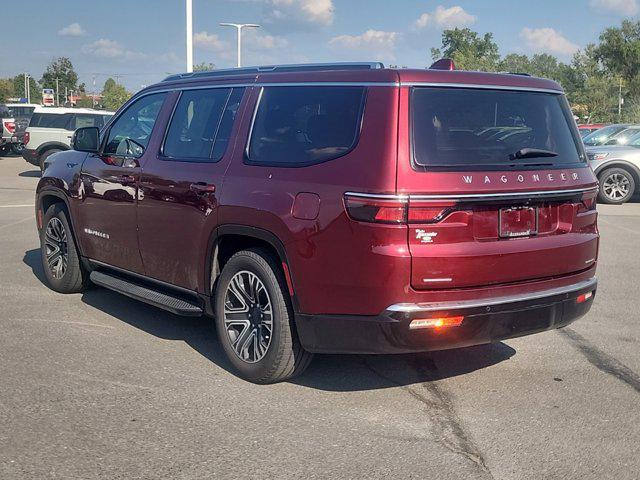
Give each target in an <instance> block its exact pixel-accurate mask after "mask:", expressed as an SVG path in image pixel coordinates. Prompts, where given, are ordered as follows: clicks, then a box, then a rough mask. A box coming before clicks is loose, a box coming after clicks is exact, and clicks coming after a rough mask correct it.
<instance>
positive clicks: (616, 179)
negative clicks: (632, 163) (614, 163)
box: [602, 173, 631, 201]
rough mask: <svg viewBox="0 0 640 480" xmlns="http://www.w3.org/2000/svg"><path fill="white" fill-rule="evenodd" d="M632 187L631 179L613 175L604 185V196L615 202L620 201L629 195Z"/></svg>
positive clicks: (617, 174)
mask: <svg viewBox="0 0 640 480" xmlns="http://www.w3.org/2000/svg"><path fill="white" fill-rule="evenodd" d="M630 187H631V184H630V182H629V179H628V178H627V177H626V176H624V175H623V174H621V173H612V174H611V175H609V176H608V177H607V178H605V180H604V182H603V183H602V190H603V191H604V194H605V195H606V196H607V198H609V199H611V200H613V201H620V200H622V199H623V198H625V197H626V196H627V195H629V188H630Z"/></svg>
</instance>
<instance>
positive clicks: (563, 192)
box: [345, 186, 598, 201]
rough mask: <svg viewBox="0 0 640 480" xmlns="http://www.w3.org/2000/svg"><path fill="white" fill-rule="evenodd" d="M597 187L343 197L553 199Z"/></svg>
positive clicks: (350, 193) (403, 199)
mask: <svg viewBox="0 0 640 480" xmlns="http://www.w3.org/2000/svg"><path fill="white" fill-rule="evenodd" d="M597 190H598V187H597V186H594V187H587V188H574V189H565V190H538V191H534V192H506V193H462V194H455V193H454V194H436V195H412V194H393V193H390V194H378V193H362V192H345V195H349V196H352V197H360V198H375V199H379V200H396V201H407V200H456V199H461V200H469V199H470V200H475V199H478V200H482V199H490V200H496V199H497V200H500V199H501V198H527V197H531V196H534V197H554V196H556V195H569V194H574V193H587V192H594V191H597Z"/></svg>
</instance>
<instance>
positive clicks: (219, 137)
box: [163, 88, 244, 162]
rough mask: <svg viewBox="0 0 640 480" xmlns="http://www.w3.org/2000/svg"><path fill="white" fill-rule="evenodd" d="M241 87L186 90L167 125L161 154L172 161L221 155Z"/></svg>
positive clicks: (207, 159) (213, 159)
mask: <svg viewBox="0 0 640 480" xmlns="http://www.w3.org/2000/svg"><path fill="white" fill-rule="evenodd" d="M243 90H244V89H242V88H234V89H231V88H212V89H203V90H186V91H184V92H182V94H181V95H180V99H179V100H178V103H177V105H176V108H175V111H174V113H173V117H172V118H171V122H170V124H169V129H168V131H167V137H166V139H165V143H164V148H163V154H164V156H165V157H168V158H170V159H172V160H179V161H187V162H189V161H193V162H197V161H200V162H216V161H218V160H220V159H221V158H222V156H223V155H224V152H225V151H226V149H227V146H228V144H229V140H230V137H231V128H232V127H233V121H234V119H235V115H236V112H237V110H238V106H239V104H240V100H241V98H242V93H243Z"/></svg>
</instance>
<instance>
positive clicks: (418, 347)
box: [36, 62, 599, 383]
mask: <svg viewBox="0 0 640 480" xmlns="http://www.w3.org/2000/svg"><path fill="white" fill-rule="evenodd" d="M446 64H447V65H450V62H446ZM72 144H73V146H74V150H70V151H66V152H61V153H57V154H56V157H55V158H56V161H54V162H52V163H51V165H50V166H49V167H48V168H47V169H46V170H45V172H44V174H43V176H42V178H41V180H40V182H39V184H38V189H37V197H36V209H37V215H36V218H37V219H38V220H37V224H38V231H39V234H40V242H41V253H42V262H43V266H44V270H45V274H46V280H47V283H48V284H49V286H50V287H51V288H53V289H54V290H56V291H59V292H63V293H70V292H79V291H82V290H83V289H84V288H85V287H86V285H87V284H88V282H93V283H95V284H97V285H100V286H103V287H106V288H109V289H112V290H115V291H117V292H120V293H123V294H125V295H127V296H129V297H132V298H134V299H138V300H141V301H144V302H147V303H150V304H152V305H155V306H156V307H159V308H163V309H165V310H168V311H171V312H173V313H176V314H179V315H195V316H200V315H207V316H208V317H210V318H212V319H213V320H212V321H213V323H214V324H215V326H216V329H217V331H218V340H219V345H220V348H222V349H223V350H224V353H225V354H226V356H227V358H228V359H229V362H230V363H231V364H232V365H233V366H234V367H235V368H236V370H237V371H238V372H239V373H240V375H242V376H243V377H244V378H246V379H249V380H251V381H253V382H257V383H268V382H276V381H280V380H283V379H288V378H291V377H293V376H295V375H298V374H300V373H302V371H304V369H305V368H306V366H307V365H308V364H309V362H310V361H311V358H312V355H313V353H314V352H322V353H362V354H365V353H400V352H413V351H426V350H436V349H446V348H453V347H464V346H468V345H476V344H481V343H488V342H495V341H499V340H502V339H506V338H510V337H516V336H521V335H528V334H532V333H536V332H540V331H543V330H548V329H553V328H559V327H563V326H565V325H568V324H569V323H571V322H572V321H574V320H576V319H577V318H579V317H580V316H582V315H584V314H585V313H586V312H587V311H588V310H589V309H590V308H591V305H592V303H593V301H594V298H595V292H596V286H597V283H596V279H595V269H596V264H597V258H598V238H599V237H598V228H597V223H596V220H597V213H596V210H595V197H596V195H597V182H596V179H595V177H594V175H593V173H592V171H591V170H590V169H589V167H588V165H587V163H586V156H585V153H584V149H583V147H582V145H581V142H580V138H579V135H578V132H577V129H576V126H575V123H574V121H573V118H572V117H571V112H570V111H569V108H568V105H567V102H566V99H565V98H564V95H563V92H562V90H561V88H560V86H559V85H558V84H556V83H555V82H552V81H550V80H544V79H539V78H532V77H526V76H518V75H501V74H489V73H479V72H460V71H450V70H440V69H435V68H434V69H427V70H411V69H386V68H383V67H382V65H380V64H377V63H363V64H336V65H311V66H310V65H300V66H291V65H289V66H272V67H269V68H266V69H265V68H247V69H238V70H230V71H215V72H196V73H194V74H189V75H188V76H181V75H174V76H171V77H169V78H167V79H166V80H165V81H163V82H160V83H159V84H157V85H152V86H150V87H147V88H145V89H144V90H142V91H141V92H139V93H138V94H136V95H135V96H134V97H133V98H132V99H131V100H130V101H129V102H128V103H127V104H126V105H124V106H123V107H122V108H121V109H120V111H118V112H117V113H116V114H115V115H114V117H113V119H111V120H110V122H109V123H108V124H107V125H106V126H105V127H104V129H103V131H102V132H99V131H98V128H96V127H93V126H87V127H86V128H80V129H78V130H76V132H75V134H74V138H73V141H72ZM107 232H108V233H107ZM212 341H213V340H212Z"/></svg>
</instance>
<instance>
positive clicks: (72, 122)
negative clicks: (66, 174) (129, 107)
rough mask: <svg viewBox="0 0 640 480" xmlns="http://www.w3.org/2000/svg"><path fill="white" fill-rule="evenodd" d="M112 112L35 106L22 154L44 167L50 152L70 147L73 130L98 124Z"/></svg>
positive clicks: (26, 158) (98, 125) (102, 122)
mask: <svg viewBox="0 0 640 480" xmlns="http://www.w3.org/2000/svg"><path fill="white" fill-rule="evenodd" d="M112 115H113V112H107V111H104V110H93V109H91V108H63V107H38V108H36V109H35V110H34V112H33V115H32V116H31V120H30V121H29V127H28V128H27V129H26V132H25V133H24V139H23V141H24V145H25V148H24V150H23V151H22V158H24V159H25V160H26V161H27V162H29V163H31V164H33V165H36V166H38V167H40V170H44V169H45V164H46V163H47V159H48V158H49V157H50V156H51V155H53V154H54V153H58V152H62V151H64V150H69V149H70V148H71V147H70V142H71V136H72V135H73V132H74V130H76V129H77V128H81V127H98V128H102V127H103V126H104V125H105V123H107V121H108V120H109V118H111V116H112Z"/></svg>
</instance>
